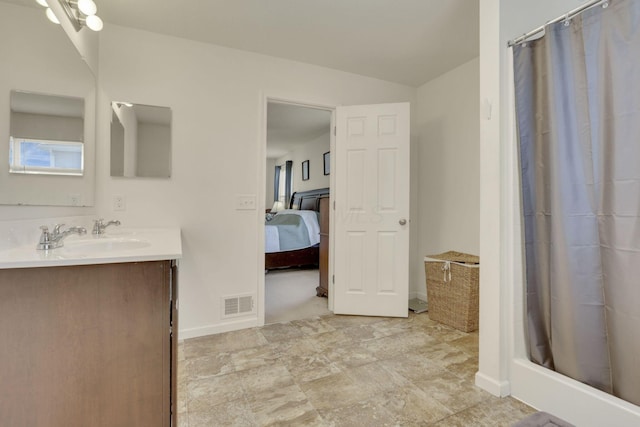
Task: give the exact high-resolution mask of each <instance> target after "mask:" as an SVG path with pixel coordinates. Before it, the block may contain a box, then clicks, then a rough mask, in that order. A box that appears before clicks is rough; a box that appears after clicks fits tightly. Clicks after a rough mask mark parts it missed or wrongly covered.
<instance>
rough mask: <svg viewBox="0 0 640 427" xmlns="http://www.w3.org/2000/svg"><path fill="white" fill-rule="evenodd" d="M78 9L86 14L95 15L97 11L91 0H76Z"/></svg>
mask: <svg viewBox="0 0 640 427" xmlns="http://www.w3.org/2000/svg"><path fill="white" fill-rule="evenodd" d="M78 9H79V10H80V12H82V13H84V14H85V15H87V16H91V15H95V14H96V12H97V11H98V7H97V6H96V4H95V3H94V2H93V0H78Z"/></svg>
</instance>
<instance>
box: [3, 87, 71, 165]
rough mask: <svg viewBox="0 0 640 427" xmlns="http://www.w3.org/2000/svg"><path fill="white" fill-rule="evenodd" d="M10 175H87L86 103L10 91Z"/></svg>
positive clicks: (69, 98) (58, 97) (53, 96)
mask: <svg viewBox="0 0 640 427" xmlns="http://www.w3.org/2000/svg"><path fill="white" fill-rule="evenodd" d="M9 173H29V174H40V175H76V176H81V175H83V174H84V99H82V98H74V97H69V96H57V95H46V94H39V93H30V92H20V91H15V90H14V91H11V113H10V120H9Z"/></svg>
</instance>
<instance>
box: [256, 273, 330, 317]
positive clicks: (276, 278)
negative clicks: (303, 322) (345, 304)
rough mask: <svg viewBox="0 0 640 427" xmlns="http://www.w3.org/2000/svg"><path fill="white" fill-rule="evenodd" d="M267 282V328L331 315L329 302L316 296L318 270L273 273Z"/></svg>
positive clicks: (267, 275) (268, 274) (269, 275)
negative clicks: (268, 325) (273, 324)
mask: <svg viewBox="0 0 640 427" xmlns="http://www.w3.org/2000/svg"><path fill="white" fill-rule="evenodd" d="M264 281H265V323H266V324H271V323H279V322H288V321H291V320H299V319H308V318H310V317H314V316H323V315H325V314H330V311H329V310H328V309H327V299H326V298H320V297H317V296H316V287H317V286H318V270H317V269H287V270H273V271H270V272H268V273H266V275H265V280H264Z"/></svg>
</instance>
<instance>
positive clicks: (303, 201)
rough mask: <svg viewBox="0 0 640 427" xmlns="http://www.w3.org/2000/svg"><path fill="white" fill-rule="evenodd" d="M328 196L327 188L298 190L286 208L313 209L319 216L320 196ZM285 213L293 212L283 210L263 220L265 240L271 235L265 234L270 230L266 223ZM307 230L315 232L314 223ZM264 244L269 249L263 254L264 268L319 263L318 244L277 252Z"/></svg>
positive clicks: (318, 220) (268, 223)
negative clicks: (267, 219) (269, 218)
mask: <svg viewBox="0 0 640 427" xmlns="http://www.w3.org/2000/svg"><path fill="white" fill-rule="evenodd" d="M328 196H329V189H328V188H320V189H317V190H309V191H298V192H295V193H293V195H292V196H291V202H290V203H289V206H287V208H288V209H290V210H295V211H313V212H315V213H317V214H315V215H318V216H319V212H320V199H321V198H322V197H328ZM287 213H294V212H288V211H285V212H281V213H278V214H277V215H276V216H275V218H274V219H272V220H271V221H266V222H265V234H266V236H265V240H267V241H268V239H269V238H270V237H271V238H272V237H273V236H267V234H269V233H270V231H269V230H267V225H270V223H273V221H275V220H276V218H277V217H278V215H282V214H287ZM301 215H302V216H305V217H306V218H307V219H310V218H309V216H310V215H309V214H306V213H302V214H301ZM278 222H281V221H280V220H278ZM317 222H318V223H320V222H321V219H320V218H317ZM307 231H308V232H309V234H311V233H316V232H317V230H316V228H315V226H314V225H311V226H310V227H309V228H308V229H307ZM309 240H310V241H311V243H313V242H314V239H313V238H311V237H310V238H309ZM266 246H267V247H266V248H265V249H266V250H267V249H268V250H269V252H265V256H264V258H265V261H264V264H265V267H264V268H265V269H266V270H272V269H276V268H287V267H299V266H308V265H318V263H319V259H320V249H319V245H318V244H312V245H311V246H309V247H306V248H303V249H295V250H281V251H277V252H272V250H273V248H272V247H269V243H267V245H266Z"/></svg>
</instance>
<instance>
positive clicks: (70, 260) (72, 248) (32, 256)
mask: <svg viewBox="0 0 640 427" xmlns="http://www.w3.org/2000/svg"><path fill="white" fill-rule="evenodd" d="M90 233H91V232H90V231H89V234H86V235H83V236H78V235H71V236H68V237H67V238H65V239H64V246H62V247H60V248H56V249H49V250H37V249H36V246H37V243H38V242H37V241H35V242H33V244H30V245H24V246H19V247H15V248H10V249H6V250H3V251H0V268H3V269H6V268H31V267H57V266H64V265H87V264H112V263H119V262H137V261H159V260H169V259H179V258H182V242H181V240H180V229H179V228H129V229H127V228H122V229H120V228H109V229H108V230H107V232H106V233H105V234H103V235H100V236H93V235H92V234H90Z"/></svg>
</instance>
